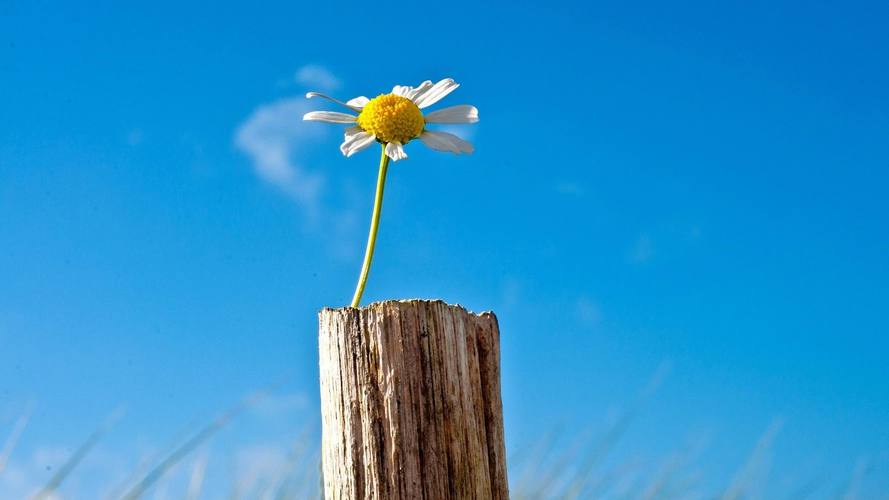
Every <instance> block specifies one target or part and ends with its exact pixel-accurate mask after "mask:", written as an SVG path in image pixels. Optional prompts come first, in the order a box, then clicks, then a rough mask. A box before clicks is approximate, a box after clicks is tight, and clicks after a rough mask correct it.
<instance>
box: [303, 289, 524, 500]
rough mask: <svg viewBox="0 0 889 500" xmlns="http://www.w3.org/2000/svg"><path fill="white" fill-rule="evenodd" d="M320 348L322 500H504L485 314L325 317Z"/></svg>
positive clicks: (432, 309)
mask: <svg viewBox="0 0 889 500" xmlns="http://www.w3.org/2000/svg"><path fill="white" fill-rule="evenodd" d="M318 337H319V338H318V341H319V351H320V368H321V417H322V439H321V441H322V443H321V447H322V450H321V453H322V467H323V474H324V492H325V498H327V499H328V500H340V499H382V500H389V499H411V500H412V499H428V500H437V499H489V498H490V499H498V500H499V499H507V498H509V491H508V486H507V477H506V449H505V444H504V438H503V409H502V403H501V399H500V331H499V329H498V326H497V318H496V317H495V316H494V314H493V313H490V312H486V313H482V314H473V313H471V312H469V311H467V310H466V309H464V308H462V307H460V306H454V305H448V304H446V303H444V302H441V301H427V300H410V301H386V302H377V303H374V304H370V305H369V306H367V307H364V308H360V309H356V308H350V307H347V308H342V309H329V308H328V309H324V310H322V311H321V313H320V314H319V335H318Z"/></svg>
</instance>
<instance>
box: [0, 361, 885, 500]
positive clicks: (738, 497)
mask: <svg viewBox="0 0 889 500" xmlns="http://www.w3.org/2000/svg"><path fill="white" fill-rule="evenodd" d="M667 371H668V370H659V372H658V373H657V374H656V375H655V376H654V377H653V378H652V382H651V383H650V384H649V385H648V387H646V388H645V389H644V390H643V391H641V393H640V394H639V395H638V397H637V398H635V400H634V401H632V402H631V404H629V405H628V407H627V408H626V409H625V410H624V411H623V412H621V413H620V414H619V415H618V416H617V418H615V419H614V420H613V422H612V423H611V424H610V425H608V426H606V427H605V428H604V429H602V430H600V431H599V432H592V431H586V432H582V433H577V432H573V431H564V430H559V429H551V430H550V431H549V432H547V433H544V435H543V436H542V437H541V438H540V439H539V440H537V441H536V442H533V443H529V444H528V446H526V447H524V448H522V449H520V450H518V451H517V452H516V453H513V454H512V455H510V457H509V463H510V480H511V484H510V488H511V494H512V497H513V498H514V499H516V500H543V499H566V500H575V499H590V498H595V499H615V500H617V499H639V500H657V499H670V500H672V499H679V500H698V499H700V500H704V499H707V500H711V499H712V500H717V499H718V500H742V499H755V498H776V497H775V496H774V495H772V494H771V493H769V492H768V491H767V490H766V486H767V484H768V480H769V475H770V472H771V470H770V468H771V460H770V458H771V454H772V447H773V443H774V442H775V440H776V439H777V438H778V437H779V435H780V432H781V429H782V427H783V425H784V422H783V421H782V420H781V419H776V420H774V421H773V422H772V423H770V424H769V425H768V426H767V427H766V429H765V431H764V432H763V433H762V435H761V437H760V438H759V439H758V440H757V442H756V443H754V445H753V446H752V448H751V451H750V454H749V456H748V457H747V459H746V460H745V461H744V462H743V463H742V464H740V466H739V467H738V468H737V470H736V472H735V474H734V475H733V476H732V478H731V479H730V480H729V481H728V482H727V484H726V485H725V486H724V487H722V488H716V489H713V488H712V487H711V488H709V489H708V487H707V486H706V483H707V482H706V481H704V479H706V473H705V472H704V469H702V466H701V464H699V458H700V457H701V455H702V452H703V450H704V448H705V444H704V443H703V442H697V443H693V444H692V445H691V446H688V447H686V448H685V449H681V450H678V451H676V452H674V453H672V454H669V455H668V456H666V457H663V458H662V459H660V460H658V461H657V462H656V463H646V462H644V461H642V460H627V459H621V458H619V457H618V456H617V455H618V454H617V453H616V451H617V448H618V447H619V444H620V442H621V440H622V438H623V437H624V436H625V434H626V433H627V432H628V431H629V430H630V429H631V427H632V424H633V422H634V420H635V419H636V417H637V415H638V414H639V413H640V412H641V411H642V410H643V408H644V407H645V405H646V403H647V401H648V399H649V397H650V396H651V394H653V393H654V392H655V391H656V390H657V387H658V386H659V385H660V382H661V381H662V380H663V378H664V377H665V376H666V372H667ZM267 394H268V391H263V392H259V393H255V394H252V395H250V396H248V397H247V398H245V399H244V400H242V401H240V402H238V403H237V404H236V405H234V406H233V407H232V408H230V409H228V410H226V411H224V412H222V413H221V414H220V415H218V416H217V417H215V418H213V419H211V420H210V421H209V422H207V423H206V424H204V425H203V426H201V427H200V428H199V429H197V430H196V431H195V432H193V433H192V434H190V435H187V436H185V437H183V438H181V439H180V440H179V442H178V443H177V444H175V445H174V446H172V447H171V449H170V450H169V451H168V452H167V453H165V454H162V455H159V456H158V457H155V458H153V459H149V460H146V461H143V462H142V463H140V464H138V465H137V466H136V468H135V469H134V471H133V472H132V473H131V474H129V476H128V478H127V479H126V481H125V482H124V483H123V484H121V485H119V486H118V487H117V488H115V489H112V490H109V493H108V495H107V498H108V499H109V500H136V499H141V498H149V497H150V495H153V498H164V497H168V498H185V499H187V500H198V499H200V498H218V496H213V497H211V496H209V495H218V493H209V492H208V488H207V486H208V484H207V477H208V476H207V468H208V463H209V462H210V457H209V456H208V455H207V454H206V453H204V454H198V456H197V457H195V458H193V459H192V461H191V463H190V468H188V469H186V466H185V465H184V464H185V462H186V458H188V457H190V456H192V455H195V454H197V453H198V450H201V449H202V447H203V446H204V445H205V444H206V443H208V442H209V441H210V440H211V439H212V438H213V437H214V436H215V435H216V434H217V433H219V432H220V431H222V430H223V429H224V428H225V427H226V426H228V425H229V424H230V423H231V422H232V421H233V420H234V419H236V418H237V417H238V416H239V415H241V414H242V413H243V412H244V411H245V410H247V409H249V408H251V407H253V406H255V405H256V404H257V403H258V402H260V401H261V400H262V399H263V398H264V397H265V396H266V395H267ZM30 414H31V412H30V410H28V411H26V412H25V413H24V414H23V415H22V416H21V417H20V418H19V419H18V420H17V421H16V422H15V424H14V425H13V426H12V429H11V432H10V433H9V437H8V438H7V439H6V441H5V443H4V445H3V447H2V448H0V479H2V475H3V473H4V469H5V468H6V464H7V463H8V462H9V460H10V457H11V456H12V454H13V453H14V451H15V448H16V444H17V442H18V441H19V439H20V438H21V436H22V434H23V433H24V431H25V429H26V427H27V425H28V422H29V419H30ZM120 418H121V412H119V411H118V412H115V413H113V414H112V415H111V416H109V417H108V418H107V419H106V420H105V421H104V422H103V423H102V424H101V425H99V426H98V427H97V428H96V429H95V430H94V431H93V432H92V433H90V435H89V436H88V437H87V438H86V439H85V440H84V442H83V443H82V444H81V445H80V446H79V447H78V448H77V449H76V450H75V451H74V453H73V454H71V456H70V457H69V458H67V459H66V460H65V461H64V462H63V463H62V464H61V465H60V466H59V467H58V468H57V469H56V472H55V473H54V474H53V475H52V477H51V478H50V479H49V480H48V481H47V483H46V484H44V485H43V486H42V487H41V488H40V489H39V490H38V491H36V492H35V493H33V494H32V495H31V497H30V498H31V499H33V500H50V499H53V500H57V499H60V498H65V497H64V491H65V484H66V482H67V480H69V479H70V478H71V477H72V476H76V473H77V469H78V466H79V465H80V464H81V463H82V461H83V460H84V458H85V457H86V456H87V455H88V454H90V452H91V451H92V450H93V449H94V447H95V445H96V444H97V443H98V442H99V441H100V440H101V439H102V437H103V436H105V435H106V434H107V433H108V432H111V431H112V430H113V426H114V424H115V423H116V422H117V421H118V420H119V419H120ZM315 437H316V436H315V433H313V432H312V431H311V429H309V428H306V429H304V430H303V432H302V433H301V435H300V436H299V438H298V439H297V440H296V442H295V443H293V445H292V447H291V448H290V450H289V453H288V455H287V457H286V460H285V461H284V463H283V466H282V467H280V468H279V470H277V471H276V473H275V474H274V475H272V476H263V477H254V478H248V479H241V480H238V479H231V480H230V484H229V485H228V487H227V488H226V487H225V486H224V485H219V484H214V485H211V486H214V488H213V491H215V492H218V491H220V490H221V489H228V491H229V493H228V494H227V498H229V499H231V500H246V499H263V500H265V499H268V500H291V499H294V500H296V499H299V500H303V499H309V498H318V497H319V496H320V492H321V485H320V471H319V459H318V457H319V454H318V450H317V444H316V443H315V439H313V438H315ZM177 469H179V476H180V478H181V479H184V480H183V481H179V482H177V483H171V482H167V481H168V480H169V478H170V476H171V475H172V474H173V473H174V471H176V470H177ZM871 471H872V467H871V464H870V463H869V462H868V461H867V460H864V459H862V460H859V461H858V462H857V463H856V464H854V467H852V470H851V471H850V474H849V477H848V478H845V479H844V480H841V481H831V480H830V479H829V478H824V477H820V476H816V477H812V478H810V479H808V480H804V481H801V482H799V484H798V485H797V487H796V488H794V489H792V491H791V492H790V493H789V494H787V495H785V496H783V497H782V498H788V499H789V500H803V499H814V498H835V499H841V500H856V499H859V498H863V497H862V496H861V491H862V489H863V486H862V485H863V483H864V482H865V481H866V479H867V478H868V477H869V475H870V473H871ZM96 498H99V497H98V496H96Z"/></svg>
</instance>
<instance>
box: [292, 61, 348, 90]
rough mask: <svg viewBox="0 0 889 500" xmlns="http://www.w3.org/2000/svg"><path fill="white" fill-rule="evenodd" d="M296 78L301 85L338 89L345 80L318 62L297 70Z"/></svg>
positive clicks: (318, 88)
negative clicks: (341, 79)
mask: <svg viewBox="0 0 889 500" xmlns="http://www.w3.org/2000/svg"><path fill="white" fill-rule="evenodd" d="M294 80H296V83H299V84H300V85H304V86H306V87H311V88H313V89H315V90H336V89H338V88H340V87H341V86H342V85H343V82H342V81H340V79H339V78H337V77H336V75H334V74H333V73H331V72H330V71H329V70H328V69H327V68H325V67H323V66H318V65H317V64H307V65H305V66H303V67H302V68H299V69H298V70H296V74H295V75H294Z"/></svg>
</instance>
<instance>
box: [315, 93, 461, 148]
mask: <svg viewBox="0 0 889 500" xmlns="http://www.w3.org/2000/svg"><path fill="white" fill-rule="evenodd" d="M459 86H460V85H459V84H457V82H455V81H454V80H453V79H451V78H445V79H444V80H441V81H439V82H438V83H435V84H433V83H432V82H431V81H429V80H427V81H425V82H423V83H421V84H420V85H419V86H417V87H406V86H402V85H396V86H395V87H394V88H393V89H392V92H391V93H390V94H380V95H378V96H377V97H374V98H373V99H368V98H367V97H364V96H360V97H356V98H354V99H351V100H349V101H347V102H343V101H340V100H337V99H334V98H332V97H329V96H326V95H324V94H321V93H318V92H309V93H308V94H306V97H307V98H312V97H323V98H324V99H328V100H330V101H333V102H335V103H337V104H341V105H343V106H345V107H347V108H349V109H350V110H352V111H353V112H355V113H358V115H357V116H356V115H353V114H349V113H337V112H335V111H312V112H311V113H306V114H305V116H303V120H312V121H319V122H327V123H347V124H348V123H354V124H355V125H354V126H352V127H349V128H347V129H346V133H345V140H344V141H343V144H342V145H341V146H340V151H342V152H343V154H344V155H346V156H352V155H353V154H355V153H357V152H358V151H361V150H363V149H365V148H367V147H368V146H370V145H371V144H373V143H374V142H379V143H381V144H383V145H384V146H385V154H386V156H388V157H389V158H391V159H392V160H393V161H398V160H403V159H405V158H407V154H406V153H405V152H404V145H405V144H407V143H408V142H410V141H412V140H414V139H420V141H422V142H423V144H425V145H426V146H428V147H430V148H432V149H434V150H436V151H445V152H450V153H454V154H459V153H472V151H473V147H472V144H470V143H469V142H467V141H464V140H463V139H461V138H459V137H457V136H456V135H454V134H449V133H447V132H435V131H432V130H426V125H428V124H430V123H443V124H454V123H475V122H477V121H478V109H476V108H475V106H468V105H465V104H463V105H460V106H452V107H450V108H444V109H440V110H438V111H433V112H431V113H428V114H426V115H424V114H423V112H422V111H420V110H421V109H425V108H427V107H429V106H431V105H433V104H435V103H437V102H438V101H440V100H441V99H442V98H444V97H445V96H446V95H448V94H450V93H451V92H453V91H454V90H455V89H456V88H457V87H459Z"/></svg>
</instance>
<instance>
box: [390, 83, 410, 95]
mask: <svg viewBox="0 0 889 500" xmlns="http://www.w3.org/2000/svg"><path fill="white" fill-rule="evenodd" d="M413 90H414V88H413V87H409V86H407V85H396V86H394V87H392V93H393V94H395V95H400V96H401V97H404V96H406V95H407V94H408V92H413Z"/></svg>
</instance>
